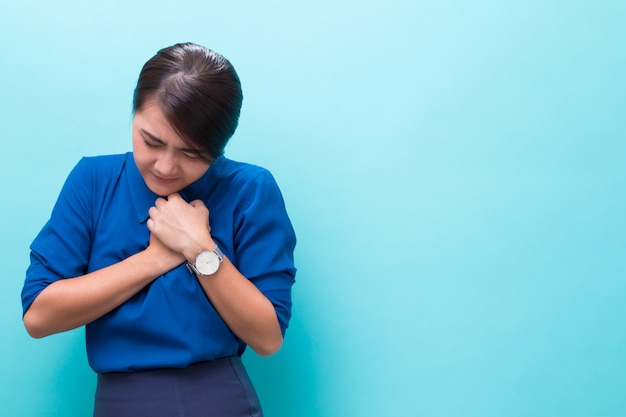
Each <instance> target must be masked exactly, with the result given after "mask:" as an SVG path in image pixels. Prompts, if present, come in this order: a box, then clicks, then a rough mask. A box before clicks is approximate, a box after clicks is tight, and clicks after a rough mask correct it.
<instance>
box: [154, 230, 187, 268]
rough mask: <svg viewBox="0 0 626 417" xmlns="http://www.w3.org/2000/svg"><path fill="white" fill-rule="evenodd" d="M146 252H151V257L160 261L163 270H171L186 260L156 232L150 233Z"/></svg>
mask: <svg viewBox="0 0 626 417" xmlns="http://www.w3.org/2000/svg"><path fill="white" fill-rule="evenodd" d="M146 252H147V253H149V254H150V257H151V258H152V259H154V260H156V261H158V262H159V264H160V268H161V270H163V271H171V270H172V269H174V268H176V267H177V266H178V265H180V264H182V263H183V262H185V257H184V256H183V255H182V254H181V253H180V252H176V251H174V250H172V249H170V248H168V247H167V246H165V245H164V244H163V242H161V241H160V240H159V239H158V238H157V237H156V236H155V235H154V234H152V233H150V243H149V244H148V248H147V249H146Z"/></svg>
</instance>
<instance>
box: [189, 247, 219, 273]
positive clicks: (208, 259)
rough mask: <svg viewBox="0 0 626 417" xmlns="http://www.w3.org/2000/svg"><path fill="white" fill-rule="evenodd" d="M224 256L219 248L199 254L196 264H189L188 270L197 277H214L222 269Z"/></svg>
mask: <svg viewBox="0 0 626 417" xmlns="http://www.w3.org/2000/svg"><path fill="white" fill-rule="evenodd" d="M223 259H224V254H223V253H222V251H221V250H220V248H218V247H217V246H216V247H215V249H213V250H205V251H202V252H200V253H198V256H196V261H195V262H194V263H191V262H188V263H187V268H188V269H189V270H190V271H191V272H194V273H195V274H196V275H213V274H214V273H216V272H217V270H218V269H219V267H220V263H221V262H222V260H223Z"/></svg>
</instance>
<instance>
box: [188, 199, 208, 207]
mask: <svg viewBox="0 0 626 417" xmlns="http://www.w3.org/2000/svg"><path fill="white" fill-rule="evenodd" d="M189 204H190V205H191V206H192V207H196V208H197V207H206V206H205V205H204V201H202V200H193V201H192V202H191V203H189Z"/></svg>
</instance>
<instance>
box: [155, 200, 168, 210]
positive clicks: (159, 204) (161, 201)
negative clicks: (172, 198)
mask: <svg viewBox="0 0 626 417" xmlns="http://www.w3.org/2000/svg"><path fill="white" fill-rule="evenodd" d="M166 203H167V200H166V199H164V198H161V197H159V198H157V199H156V201H155V202H154V206H155V207H156V208H159V207H161V206H162V205H163V204H166Z"/></svg>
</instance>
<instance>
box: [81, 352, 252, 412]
mask: <svg viewBox="0 0 626 417" xmlns="http://www.w3.org/2000/svg"><path fill="white" fill-rule="evenodd" d="M93 415H94V417H144V416H145V417H161V416H162V417H166V416H167V417H214V416H215V417H217V416H219V417H231V416H232V417H239V416H241V417H243V416H246V417H262V416H263V412H262V411H261V405H260V404H259V399H258V397H257V395H256V392H255V390H254V387H253V386H252V383H251V382H250V378H249V377H248V373H247V372H246V369H245V368H244V366H243V363H242V362H241V358H237V357H233V358H224V359H218V360H215V361H211V362H203V363H199V364H194V365H191V366H190V367H188V368H184V369H157V370H149V371H141V372H128V373H123V372H120V373H106V374H99V375H98V387H97V389H96V402H95V409H94V414H93Z"/></svg>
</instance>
